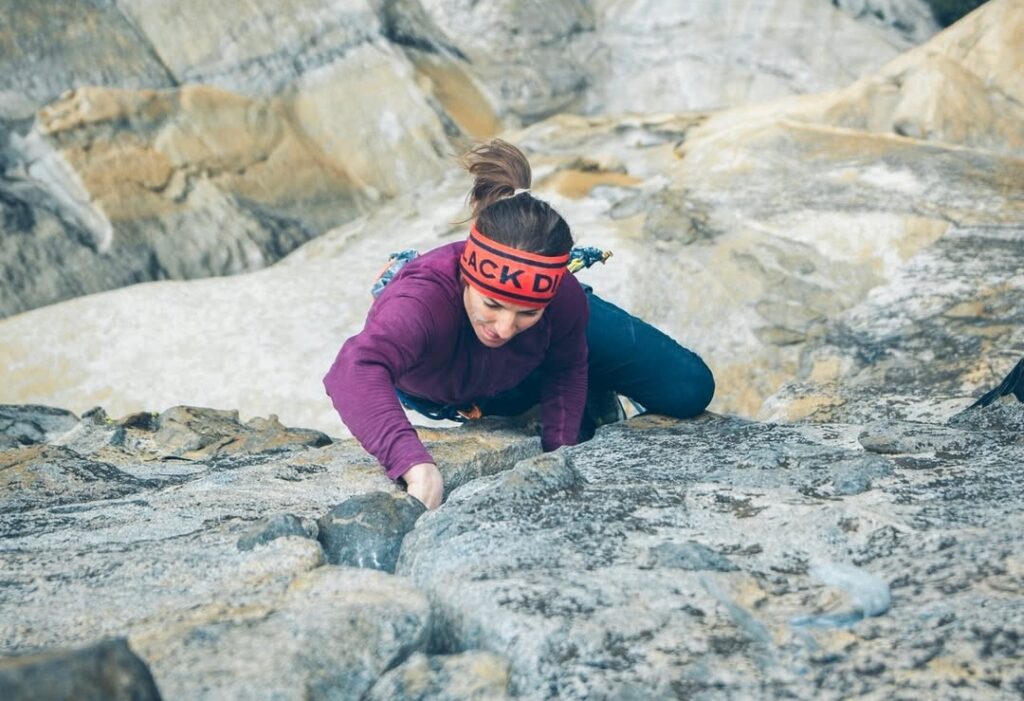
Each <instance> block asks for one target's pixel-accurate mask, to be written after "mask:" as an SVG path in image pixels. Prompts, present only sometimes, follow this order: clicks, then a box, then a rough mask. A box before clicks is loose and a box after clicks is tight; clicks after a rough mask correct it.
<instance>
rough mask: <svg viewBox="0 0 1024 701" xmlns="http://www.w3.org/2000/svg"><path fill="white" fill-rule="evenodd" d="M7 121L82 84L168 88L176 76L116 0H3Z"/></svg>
mask: <svg viewBox="0 0 1024 701" xmlns="http://www.w3.org/2000/svg"><path fill="white" fill-rule="evenodd" d="M0 17H3V18H4V21H3V23H2V24H0V66H2V68H3V70H0V121H4V120H21V119H26V118H31V117H32V114H33V113H34V112H35V111H36V110H37V109H38V108H39V107H40V106H42V105H44V104H46V103H47V102H49V101H50V100H53V99H54V98H56V97H57V96H58V95H60V94H61V93H63V92H64V91H65V90H68V89H70V88H72V87H76V86H79V85H118V86H121V87H124V88H161V87H170V86H173V85H175V84H176V79H175V77H174V76H173V75H172V74H171V73H170V72H169V71H168V70H167V67H166V66H165V65H163V63H162V62H161V61H160V58H159V57H158V56H156V55H155V54H154V52H153V51H152V49H151V47H150V46H149V45H148V44H147V42H146V41H145V40H144V39H143V38H142V37H140V35H139V34H138V32H137V31H136V30H135V28H134V27H133V26H132V24H131V21H130V20H129V19H128V18H127V17H126V16H125V15H124V14H123V13H122V11H121V10H120V9H119V8H118V6H117V4H116V3H114V2H105V1H104V0H83V2H73V3H55V4H50V3H31V2H29V3H26V2H22V0H2V2H0Z"/></svg>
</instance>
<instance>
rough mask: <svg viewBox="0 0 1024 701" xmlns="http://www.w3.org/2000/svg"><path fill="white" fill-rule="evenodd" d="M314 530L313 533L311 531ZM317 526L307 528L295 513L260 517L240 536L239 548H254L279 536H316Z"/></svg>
mask: <svg viewBox="0 0 1024 701" xmlns="http://www.w3.org/2000/svg"><path fill="white" fill-rule="evenodd" d="M311 530H312V531H313V532H312V533H311V532H310V531H311ZM316 535H317V534H316V530H315V528H310V529H307V528H306V525H305V524H303V523H302V520H301V519H300V518H299V517H298V516H295V515H294V514H277V515H276V516H268V517H267V518H263V519H260V520H259V521H257V522H256V523H255V524H253V525H252V526H251V527H250V528H249V529H248V530H247V531H246V532H245V533H243V534H242V535H241V536H239V538H238V549H239V550H252V549H253V548H255V547H256V546H257V545H263V544H265V543H269V542H270V541H272V540H276V539H278V538H287V537H289V536H298V537H299V538H316Z"/></svg>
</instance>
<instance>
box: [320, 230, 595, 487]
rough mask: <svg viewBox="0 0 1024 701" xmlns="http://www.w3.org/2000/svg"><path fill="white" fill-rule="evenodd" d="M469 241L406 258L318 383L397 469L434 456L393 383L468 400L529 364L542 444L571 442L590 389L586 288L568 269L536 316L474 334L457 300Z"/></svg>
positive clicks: (394, 472) (370, 447) (496, 388)
mask: <svg viewBox="0 0 1024 701" xmlns="http://www.w3.org/2000/svg"><path fill="white" fill-rule="evenodd" d="M464 247H465V242H461V241H460V242H458V243H453V244H449V245H447V246H442V247H441V248H437V249H434V250H433V251H430V252H429V253H425V254H424V255H422V256H420V257H419V258H416V259H414V260H412V261H410V262H409V263H408V264H407V265H406V266H405V267H404V268H403V269H402V270H401V271H400V272H399V273H398V275H396V276H395V279H394V280H392V281H391V282H390V283H389V284H388V286H387V287H385V288H384V292H383V293H382V294H381V295H380V297H378V298H377V299H376V300H375V301H374V304H373V306H372V307H371V308H370V312H369V314H368V315H367V317H366V325H365V326H364V327H363V330H362V331H360V332H359V333H358V334H356V335H355V336H353V337H352V338H350V339H348V340H347V341H345V344H344V345H343V346H342V347H341V351H340V352H339V353H338V357H337V358H336V359H335V360H334V364H333V365H332V366H331V369H330V370H329V371H328V372H327V376H326V377H324V387H325V388H326V389H327V394H328V395H330V397H331V400H332V402H333V403H334V407H335V409H337V410H338V413H339V414H340V415H341V420H342V421H344V422H345V425H346V426H348V428H349V430H350V431H352V435H353V436H355V437H356V438H357V439H358V440H359V442H360V443H361V444H362V445H363V447H364V448H366V450H367V451H368V452H369V453H370V454H372V455H373V456H374V457H376V458H377V460H379V461H380V463H381V465H383V466H384V469H385V470H386V471H387V475H388V477H390V478H391V479H397V478H398V477H399V476H401V475H402V474H403V473H405V471H406V470H408V469H409V468H410V467H412V466H413V465H416V464H418V463H424V462H428V463H432V462H434V459H433V458H432V457H431V456H430V453H428V452H427V449H426V448H424V447H423V443H421V442H420V439H419V437H418V436H417V435H416V430H415V429H414V428H413V427H412V424H410V423H409V420H408V419H407V418H406V416H405V412H404V411H403V410H402V406H401V404H399V402H398V397H397V396H396V395H395V390H394V388H395V386H397V387H398V388H399V389H401V390H402V391H403V392H406V393H408V394H411V395H413V396H416V397H422V398H423V399H428V400H430V401H432V402H436V403H439V404H455V405H460V404H467V403H469V402H472V401H474V400H477V399H480V398H483V397H489V396H493V395H495V394H498V393H499V392H502V391H504V390H507V389H511V388H512V387H514V386H516V385H517V384H519V383H520V382H522V381H523V380H524V379H526V377H527V375H529V374H530V373H531V372H532V371H533V370H534V369H536V368H538V367H541V368H542V372H543V373H544V378H545V379H544V382H543V389H542V390H541V398H540V399H541V423H542V425H543V436H542V444H543V447H544V450H554V449H555V448H558V447H559V446H562V445H573V444H574V443H575V442H576V439H577V436H578V434H579V429H580V422H581V420H582V418H583V405H584V402H585V401H586V395H587V337H586V328H587V320H588V318H589V311H588V307H587V299H586V295H585V294H584V293H583V288H582V287H580V283H579V282H578V281H577V280H576V278H575V276H573V275H566V276H565V278H564V279H563V280H562V284H561V286H560V287H559V289H558V292H557V293H556V294H555V298H554V299H553V300H552V301H551V303H550V304H549V305H548V307H547V309H545V311H544V314H543V316H542V317H541V320H540V321H539V322H537V323H536V324H535V325H534V326H531V327H530V328H529V329H527V330H526V331H523V332H522V333H520V334H519V335H517V336H515V337H513V338H512V339H511V340H510V341H509V342H508V343H506V344H504V345H503V346H501V347H500V348H487V347H486V346H484V345H483V344H482V343H480V341H479V340H478V339H477V337H476V333H475V332H474V331H473V328H472V326H471V325H470V323H469V317H468V316H467V315H466V309H465V307H464V306H463V302H462V283H461V282H460V281H459V275H458V271H459V256H460V255H461V254H462V249H463V248H464Z"/></svg>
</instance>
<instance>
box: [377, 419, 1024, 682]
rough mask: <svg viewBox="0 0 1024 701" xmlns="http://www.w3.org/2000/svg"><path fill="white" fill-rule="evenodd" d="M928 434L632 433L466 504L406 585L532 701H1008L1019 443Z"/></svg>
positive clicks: (416, 548) (408, 548) (417, 543)
mask: <svg viewBox="0 0 1024 701" xmlns="http://www.w3.org/2000/svg"><path fill="white" fill-rule="evenodd" d="M883 428H886V430H890V431H895V432H904V433H906V432H907V431H909V429H908V428H906V427H904V426H902V425H896V424H891V425H890V426H888V427H883ZM928 428H929V429H930V430H931V431H932V432H933V433H934V434H935V435H936V436H937V437H938V436H941V438H937V439H936V440H932V441H931V443H930V445H929V446H924V447H923V446H921V445H916V446H907V445H898V444H897V443H891V444H890V445H889V450H888V451H887V452H886V457H884V458H883V457H881V456H875V455H873V454H871V453H865V452H864V451H863V450H862V449H861V448H860V446H858V445H857V443H856V442H855V440H852V439H855V437H856V435H857V434H856V431H857V430H858V429H857V427H855V426H843V425H836V424H829V425H821V426H811V425H804V426H781V425H768V424H757V423H752V422H747V421H742V420H737V419H731V418H718V417H708V418H706V419H705V420H703V421H697V422H672V421H666V420H661V419H656V418H641V419H634V420H631V421H629V422H627V423H626V424H619V425H616V426H612V427H608V428H605V429H602V430H601V431H600V432H599V434H598V437H597V438H595V439H594V440H593V441H592V442H590V443H587V444H584V445H581V446H577V447H575V448H572V449H568V450H564V451H561V452H560V453H559V454H556V455H553V456H545V457H543V458H536V459H533V460H528V461H524V462H521V463H519V464H518V465H516V467H515V468H514V469H513V470H512V471H511V472H506V473H503V474H501V475H498V476H495V477H491V478H486V479H483V480H479V481H477V482H476V483H474V484H472V485H469V486H467V487H464V488H463V489H461V490H458V491H457V492H455V493H454V494H453V495H452V496H451V497H450V498H449V500H448V502H447V504H446V505H445V506H444V507H443V508H442V509H441V510H439V511H437V512H435V513H430V514H428V515H427V516H425V517H423V518H422V519H420V521H419V523H418V524H417V528H416V529H415V530H414V531H413V532H412V534H410V536H409V537H408V538H407V539H406V542H405V544H404V546H403V552H402V557H401V560H400V562H399V567H398V570H397V571H398V572H399V573H400V574H406V575H408V576H410V577H411V578H412V579H413V581H414V582H415V583H416V584H417V585H418V586H419V587H420V588H421V589H422V590H424V591H425V592H426V593H427V595H428V597H429V598H430V599H431V601H432V602H434V605H435V606H436V607H437V612H438V615H439V617H440V620H439V621H437V622H436V623H435V625H436V626H437V628H436V630H435V636H436V638H437V639H436V642H435V644H436V645H438V646H439V647H440V648H441V649H451V650H458V649H464V648H482V649H485V650H491V651H494V652H500V654H503V655H505V656H506V657H507V658H508V659H509V662H510V665H511V669H512V687H511V688H512V691H513V693H516V694H520V695H522V696H524V697H526V698H590V697H592V696H593V695H594V694H595V693H601V694H605V695H607V696H608V697H609V698H626V697H629V698H676V697H687V698H783V697H786V698H822V699H830V698H847V697H849V696H853V695H867V696H869V697H878V698H922V697H932V698H940V697H941V698H964V699H966V698H997V697H1003V696H1001V695H1004V694H1005V695H1006V697H1008V696H1012V695H1013V694H1014V693H1019V692H1020V691H1021V690H1022V689H1024V676H1022V675H1021V673H1020V670H1019V667H1018V666H1017V663H1016V661H1015V656H1016V655H1017V654H1018V643H1017V640H1018V639H1019V637H1020V633H1021V627H1022V626H1024V606H1022V605H1021V603H1020V602H1021V600H1020V592H1021V587H1022V586H1024V581H1022V579H1021V566H1022V561H1021V551H1020V548H1019V547H1018V545H1017V535H1016V533H1017V530H1018V528H1017V524H1018V523H1019V519H1018V518H1017V517H1016V516H1015V514H1017V513H1018V512H1019V510H1020V509H1021V506H1022V504H1021V495H1022V493H1024V492H1022V490H1021V486H1022V479H1024V473H1022V472H1021V465H1024V452H1022V451H1024V444H1021V443H1020V442H1019V441H1018V440H1017V439H1016V437H1015V436H1012V434H1007V433H1005V432H997V431H964V430H961V429H955V428H949V427H946V428H943V427H941V426H934V427H928ZM878 430H880V429H879V428H876V429H875V432H876V433H877V432H878ZM953 446H959V449H958V450H956V451H953V450H952V447H953ZM921 450H923V451H924V452H921ZM856 471H867V473H868V474H870V475H871V481H872V483H871V486H870V488H868V489H866V490H863V491H861V492H860V493H857V494H846V493H843V492H842V490H838V489H837V488H836V481H837V479H839V478H844V477H848V476H849V475H850V474H851V473H852V472H856Z"/></svg>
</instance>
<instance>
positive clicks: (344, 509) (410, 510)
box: [317, 492, 426, 572]
mask: <svg viewBox="0 0 1024 701" xmlns="http://www.w3.org/2000/svg"><path fill="white" fill-rule="evenodd" d="M425 510H426V509H425V508H424V506H423V504H421V503H420V502H419V501H417V500H416V499H414V498H413V497H409V496H406V497H402V498H397V499H396V498H395V497H394V496H392V495H391V494H388V493H387V492H371V493H370V494H360V495H359V496H355V497H352V498H351V499H348V500H346V501H344V502H342V503H341V504H338V505H337V506H335V507H333V508H332V509H331V510H330V511H328V512H327V513H326V514H325V515H323V516H321V517H320V520H319V521H317V526H318V528H319V535H318V536H317V538H318V540H319V541H320V544H321V545H323V547H324V556H325V557H326V558H327V561H328V562H330V563H331V564H332V565H348V566H350V567H368V568H372V569H375V570H383V571H385V572H394V571H395V562H397V561H398V553H399V551H400V550H401V547H402V539H403V538H404V537H405V534H406V533H408V532H409V531H411V530H412V528H413V526H414V525H415V524H416V519H417V518H419V517H420V516H421V515H422V514H423V512H424V511H425Z"/></svg>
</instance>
